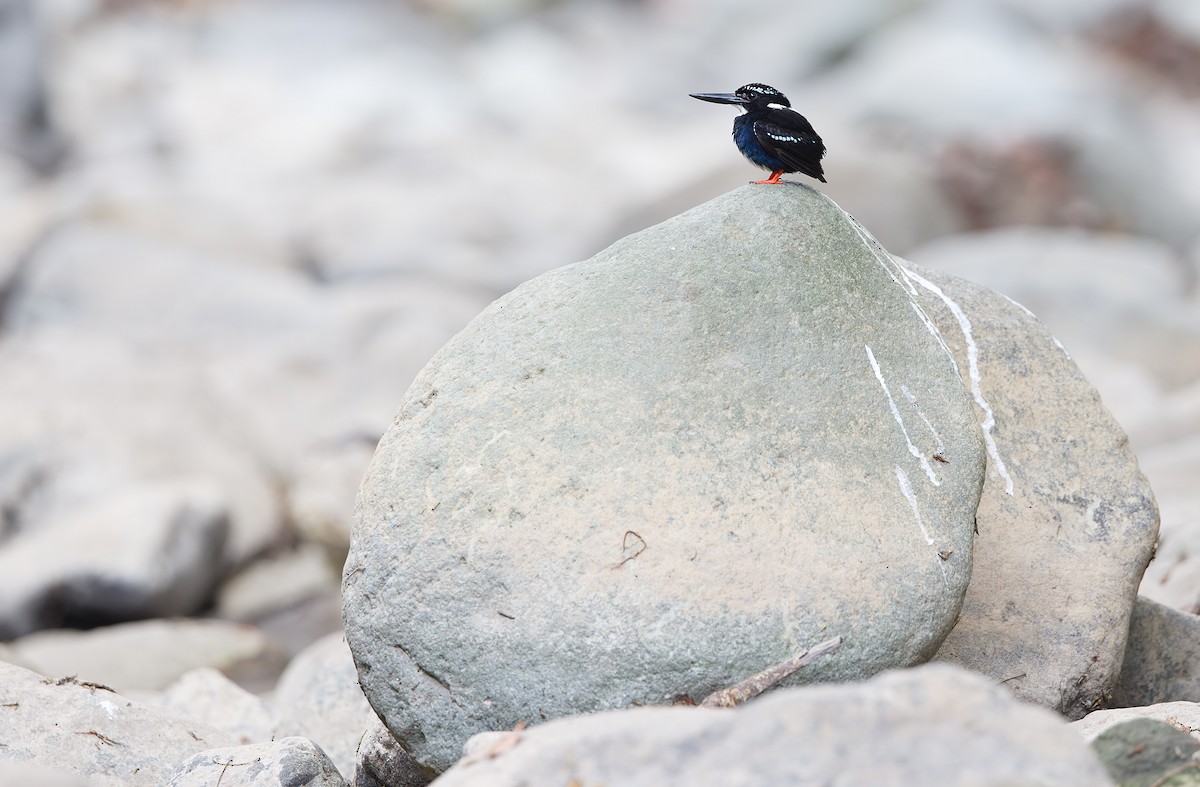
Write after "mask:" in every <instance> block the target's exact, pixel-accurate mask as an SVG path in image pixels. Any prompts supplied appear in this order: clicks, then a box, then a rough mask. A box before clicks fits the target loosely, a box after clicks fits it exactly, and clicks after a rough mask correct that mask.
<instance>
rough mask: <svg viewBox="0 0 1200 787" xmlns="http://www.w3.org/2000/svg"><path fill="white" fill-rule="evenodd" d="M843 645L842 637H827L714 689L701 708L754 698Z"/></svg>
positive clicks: (726, 704) (732, 705) (721, 706)
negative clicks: (719, 688) (745, 676)
mask: <svg viewBox="0 0 1200 787" xmlns="http://www.w3.org/2000/svg"><path fill="white" fill-rule="evenodd" d="M841 646H842V638H841V637H834V638H833V639H827V640H825V641H824V642H822V643H820V644H819V645H813V646H812V647H811V648H809V649H808V650H806V651H804V652H803V653H800V654H799V655H796V656H793V657H792V658H790V659H788V660H787V661H781V662H780V663H778V664H776V665H775V666H773V667H768V668H767V669H765V670H763V671H762V672H760V673H758V674H757V675H752V676H750V677H749V678H746V679H745V680H743V681H741V682H740V683H735V684H733V685H732V686H730V687H729V688H725V689H721V690H720V691H714V692H713V693H712V694H709V695H708V696H707V697H705V698H704V701H703V702H701V703H700V707H701V708H733V707H736V706H738V705H741V704H742V703H743V702H748V701H749V700H752V699H754V698H755V697H757V696H758V695H759V694H762V693H763V692H764V691H766V690H767V689H769V688H771V687H772V686H774V685H775V684H776V683H778V682H779V681H781V680H783V679H784V678H786V677H787V676H788V675H791V674H792V673H794V672H796V671H797V670H799V669H801V668H802V667H807V666H808V665H809V664H812V663H813V662H814V661H816V660H817V659H819V658H821V657H822V656H826V655H828V654H830V653H833V652H834V651H835V650H837V649H838V648H840V647H841Z"/></svg>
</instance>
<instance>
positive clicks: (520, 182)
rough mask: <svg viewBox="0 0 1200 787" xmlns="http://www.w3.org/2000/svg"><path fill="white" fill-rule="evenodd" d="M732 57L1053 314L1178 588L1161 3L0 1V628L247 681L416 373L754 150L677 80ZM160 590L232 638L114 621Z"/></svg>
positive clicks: (1191, 436) (1186, 295)
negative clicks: (1153, 500) (493, 310)
mask: <svg viewBox="0 0 1200 787" xmlns="http://www.w3.org/2000/svg"><path fill="white" fill-rule="evenodd" d="M752 81H764V82H768V83H771V84H773V85H776V86H777V87H779V88H780V89H782V90H783V91H784V92H786V93H787V94H788V95H789V97H790V98H791V99H792V102H793V104H794V105H795V106H796V108H797V109H799V110H800V111H801V112H802V113H804V114H805V115H806V116H808V118H809V119H810V120H811V121H812V122H813V124H814V125H815V126H816V128H817V129H818V130H819V131H820V132H821V134H822V135H823V136H824V137H825V140H826V143H827V145H828V148H829V155H828V158H827V163H826V172H827V176H828V179H829V185H828V187H827V188H825V189H824V190H825V191H827V193H828V194H829V195H830V196H831V197H833V198H834V199H835V200H837V201H838V202H839V203H840V204H841V205H842V206H843V207H845V208H846V209H847V210H849V211H850V212H851V213H853V214H855V215H856V216H857V217H858V218H859V219H860V220H861V221H862V222H863V223H864V224H865V225H866V226H867V227H868V228H869V229H870V230H871V231H872V232H873V233H875V234H876V236H877V237H878V238H879V239H880V240H881V241H882V242H883V243H884V245H885V246H887V247H888V249H889V250H891V251H892V252H893V253H896V254H900V255H903V256H905V257H908V258H910V259H912V260H915V261H918V262H921V263H924V264H927V265H930V266H934V267H940V268H944V269H946V270H949V271H951V272H953V273H956V274H959V275H963V276H966V277H968V278H971V279H973V280H975V281H978V282H980V283H983V284H986V285H988V286H992V287H994V288H996V289H998V290H1000V291H1001V292H1004V293H1005V294H1007V295H1009V296H1010V297H1013V298H1014V299H1016V300H1018V301H1020V302H1021V303H1023V304H1024V305H1026V306H1028V307H1029V308H1030V309H1032V310H1033V311H1034V312H1035V313H1037V314H1038V315H1039V316H1040V317H1041V318H1042V319H1044V320H1045V321H1046V322H1047V324H1048V325H1049V326H1050V327H1051V329H1052V330H1053V331H1055V333H1056V334H1057V335H1058V337H1059V338H1060V339H1061V340H1062V341H1063V342H1064V343H1065V344H1066V346H1067V347H1068V349H1069V350H1070V351H1071V352H1072V354H1073V355H1074V356H1075V358H1076V359H1077V361H1078V362H1079V363H1080V365H1081V366H1082V368H1083V369H1084V371H1085V373H1087V374H1088V375H1089V377H1090V378H1091V379H1092V381H1093V382H1094V383H1095V384H1096V385H1097V386H1098V387H1099V389H1100V391H1101V393H1102V394H1103V396H1104V399H1105V402H1106V403H1107V404H1108V406H1109V407H1110V408H1111V409H1112V410H1113V412H1114V414H1115V415H1116V416H1117V418H1118V420H1120V421H1121V423H1122V424H1123V425H1124V426H1125V428H1126V429H1127V430H1128V431H1129V434H1130V438H1131V440H1132V441H1133V444H1134V447H1135V449H1136V450H1137V452H1138V455H1139V457H1140V458H1141V461H1142V463H1143V467H1144V469H1145V471H1146V472H1147V474H1148V476H1149V477H1150V480H1151V482H1152V484H1153V485H1154V488H1155V490H1156V493H1157V495H1158V497H1159V503H1160V506H1161V509H1162V517H1163V525H1162V539H1161V547H1160V549H1159V553H1158V558H1157V560H1156V561H1154V562H1153V563H1152V564H1151V568H1150V571H1149V573H1148V574H1147V577H1146V579H1145V581H1144V584H1143V588H1142V592H1143V593H1144V594H1146V595H1148V596H1150V597H1151V598H1154V599H1157V600H1160V601H1162V602H1164V603H1167V604H1169V605H1171V606H1175V607H1177V608H1180V609H1187V610H1192V611H1195V610H1197V609H1200V483H1198V482H1200V286H1198V279H1200V4H1197V3H1195V2H1194V0H1146V2H1131V1H1130V0H1071V1H1070V2H1058V3H1053V4H1050V3H1042V2H1036V1H1035V0H980V2H972V3H965V2H955V0H843V2H840V3H836V4H830V3H819V2H816V1H815V0H810V1H808V2H798V3H782V2H766V1H765V0H750V2H733V1H732V0H692V1H691V2H688V1H686V0H642V1H641V2H639V1H638V0H609V1H608V2H599V1H595V2H583V1H582V0H574V1H572V0H558V1H555V0H490V1H488V2H484V0H408V1H407V2H404V1H402V0H173V1H172V0H37V1H36V2H34V0H0V637H3V638H5V639H9V640H14V641H13V643H12V645H11V647H9V648H7V649H5V650H4V653H3V656H4V657H5V658H7V659H9V660H13V661H16V662H18V663H23V664H27V665H29V666H32V667H34V668H35V669H36V668H38V665H39V664H44V665H53V668H54V669H55V670H58V671H60V672H61V671H64V670H65V671H70V670H71V663H70V662H69V659H67V660H66V661H64V658H67V657H66V656H64V655H63V653H64V652H65V653H66V654H67V656H70V655H71V654H79V655H78V657H79V658H81V659H82V658H87V659H92V660H95V659H103V658H107V659H109V660H110V661H115V662H118V666H121V665H123V666H125V667H127V672H126V673H124V674H125V677H122V674H123V673H120V672H116V673H114V672H112V671H111V670H107V669H106V670H105V671H103V672H102V673H97V674H104V675H106V676H108V677H107V678H106V680H108V681H111V682H112V683H114V684H118V685H117V686H116V687H117V688H118V689H121V688H128V689H138V688H146V689H150V688H157V687H159V686H160V685H162V684H163V683H164V682H165V681H167V680H169V679H170V677H171V676H170V675H160V674H158V673H157V672H156V673H155V675H154V679H153V681H140V682H139V680H138V673H139V668H138V662H139V660H141V661H142V662H151V661H153V662H155V663H159V664H162V663H168V662H173V661H181V662H187V663H186V665H185V666H181V667H180V669H179V670H178V671H179V672H180V673H181V674H182V672H183V671H186V669H188V668H191V667H194V666H201V665H202V664H198V663H196V662H197V661H200V662H203V663H204V664H209V665H211V666H217V667H221V668H223V669H226V670H227V671H230V672H231V674H235V675H239V676H242V679H243V682H244V683H246V684H247V685H249V686H251V687H255V688H265V687H268V686H270V685H272V684H273V680H274V676H275V675H276V674H277V673H278V670H279V669H281V668H282V666H283V665H284V664H286V662H287V659H288V658H289V657H290V656H291V655H294V654H295V653H297V652H299V651H300V650H301V649H303V648H304V646H306V645H307V644H309V643H311V642H313V641H314V640H316V639H317V638H318V637H320V636H321V635H323V634H326V633H328V632H332V631H336V630H337V629H338V627H339V625H340V622H339V617H338V583H339V569H340V565H341V560H342V558H343V557H344V555H345V550H346V546H347V539H348V534H349V528H350V520H351V516H352V508H353V501H354V493H355V489H356V487H357V484H358V481H359V480H360V478H361V477H362V474H363V472H364V470H365V468H366V465H367V462H368V461H369V459H370V457H371V454H372V452H373V450H374V445H375V443H376V441H377V440H378V438H379V437H380V435H381V434H382V433H383V430H384V429H385V428H386V427H387V425H388V423H389V422H390V420H391V418H392V416H393V411H394V409H395V407H396V406H397V404H398V403H399V401H400V397H401V394H402V393H403V392H404V390H405V388H406V387H407V385H408V383H409V381H410V380H411V378H412V377H413V376H414V374H415V373H416V372H417V370H418V369H419V368H420V367H421V366H422V365H423V364H424V363H425V362H426V361H427V360H428V358H429V357H430V356H431V355H432V354H433V352H435V351H436V350H437V349H438V348H439V347H440V346H441V345H442V343H443V342H445V341H446V340H447V339H448V338H449V337H450V336H451V335H452V334H453V333H455V332H456V331H457V330H458V329H460V328H461V327H462V326H463V325H465V324H466V322H467V321H468V320H470V319H471V318H472V317H473V316H474V315H475V314H476V313H477V312H478V311H479V310H480V309H482V308H483V307H484V306H485V305H486V304H487V303H488V302H490V301H491V300H492V299H494V298H495V297H497V296H498V295H500V294H502V293H503V292H505V291H507V290H508V289H510V288H512V287H513V286H515V285H516V284H518V283H520V282H521V281H524V280H526V279H528V278H530V277H532V276H535V275H537V274H539V273H541V272H543V271H545V270H548V269H550V268H553V267H558V266H560V265H564V264H567V263H570V262H574V261H577V260H580V259H584V258H586V257H589V256H591V255H592V254H594V253H595V252H596V251H598V250H600V249H601V248H603V247H604V246H606V245H607V244H609V243H610V242H612V241H614V240H616V239H617V238H619V237H621V236H623V235H625V234H628V233H630V232H632V231H636V230H638V229H641V228H643V227H646V226H648V225H650V224H653V223H655V222H657V221H659V220H662V219H665V218H667V217H668V216H671V215H673V214H675V213H678V212H680V211H681V210H684V209H686V208H688V207H691V206H693V205H696V204H699V203H701V202H703V201H705V200H708V199H710V198H712V197H714V196H716V195H718V194H721V193H723V192H725V191H727V190H729V189H731V188H733V187H735V186H739V185H741V184H743V183H744V182H746V181H747V180H750V179H752V178H753V177H757V176H758V173H757V171H756V170H753V169H751V168H750V167H748V166H747V164H746V163H745V161H744V160H743V159H742V158H741V156H739V155H738V153H737V151H736V150H735V149H734V146H733V145H732V143H731V140H730V139H729V130H730V127H731V123H732V114H731V113H721V112H718V111H716V110H714V108H712V107H706V106H704V105H701V104H698V103H697V102H695V101H693V100H691V99H689V98H688V97H687V93H688V92H691V91H725V90H732V89H734V88H736V87H738V86H739V85H741V84H744V83H747V82H752ZM174 617H210V618H217V619H222V620H224V621H227V622H229V623H230V624H232V627H229V628H221V629H219V631H221V632H227V633H223V634H215V633H212V632H216V631H218V629H217V628H212V629H210V630H206V631H209V633H207V634H206V635H205V636H206V637H213V636H227V637H231V638H233V639H232V640H230V641H234V640H236V642H238V643H239V644H238V646H237V647H236V648H234V647H233V646H230V648H228V649H226V652H224V653H223V655H222V656H221V657H220V658H224V659H225V660H226V661H219V659H218V658H217V657H215V656H214V657H213V658H212V659H206V658H204V657H203V654H201V653H198V652H196V649H195V647H194V646H193V645H189V644H188V643H189V642H191V641H192V639H189V637H191V636H192V635H190V634H189V635H185V632H187V631H191V630H192V629H191V628H188V626H190V625H191V622H189V621H183V620H179V621H164V623H163V624H161V625H165V626H167V627H170V626H176V627H179V628H178V629H177V631H176V632H175V633H174V634H172V633H170V631H169V628H168V631H167V632H165V633H159V632H158V630H157V629H156V630H155V633H154V634H153V635H152V636H151V635H150V634H149V633H145V634H143V633H138V632H139V631H141V630H140V629H136V627H137V626H139V625H145V624H127V625H132V626H134V627H135V629H127V628H123V627H121V626H117V625H115V624H120V623H124V622H126V621H133V620H141V619H157V618H174ZM64 626H66V627H81V628H94V627H97V626H104V627H106V628H100V629H96V631H94V632H91V633H90V634H88V635H82V636H91V637H101V636H106V637H108V639H106V640H104V642H105V643H108V644H105V645H104V646H103V647H100V646H97V647H92V648H86V647H83V646H81V645H80V643H79V640H78V637H48V636H47V634H46V633H43V634H40V635H34V632H36V631H39V630H42V629H53V628H59V627H64ZM239 626H240V627H239ZM246 626H252V627H253V630H254V631H255V632H256V633H255V635H254V637H251V638H249V639H248V638H247V635H246V631H247V630H248V629H246V628H245V627H246ZM106 629H107V630H106ZM146 631H147V632H149V631H150V630H148V629H147V630H146ZM117 632H124V633H122V634H121V635H120V636H116V633H117ZM27 635H33V636H34V637H35V638H36V639H34V640H24V641H23V640H22V638H23V637H26V636H27ZM59 642H61V643H63V644H61V645H56V643H59ZM112 642H129V643H137V644H136V645H134V644H131V645H128V646H126V647H125V649H124V650H122V649H121V647H120V646H113V645H112V644H111V643H112ZM247 643H249V644H247ZM172 647H174V648H177V649H179V648H188V649H190V650H191V651H192V653H191V655H192V656H193V658H191V659H190V660H189V659H175V658H173V657H168V656H166V655H164V654H163V649H170V648H172ZM235 651H236V653H237V654H238V655H237V657H236V659H235V661H237V660H239V659H240V661H238V663H236V664H230V663H228V660H229V659H230V658H233V657H232V656H230V653H233V652H235ZM85 654H86V655H85ZM97 654H108V655H97ZM135 655H136V658H135V657H134V656H135ZM214 662H219V663H214ZM244 662H253V663H254V665H256V666H253V667H251V666H246V664H245V663H244ZM89 663H92V662H89ZM239 665H240V666H239ZM85 666H86V664H85ZM47 668H48V667H47ZM78 672H79V673H80V675H81V676H83V677H86V669H78ZM114 675H115V677H114ZM143 676H144V671H143ZM149 683H153V685H149Z"/></svg>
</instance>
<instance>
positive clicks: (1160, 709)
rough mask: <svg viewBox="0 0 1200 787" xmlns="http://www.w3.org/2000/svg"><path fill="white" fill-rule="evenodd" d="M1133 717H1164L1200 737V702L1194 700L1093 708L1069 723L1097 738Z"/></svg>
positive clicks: (1079, 730)
mask: <svg viewBox="0 0 1200 787" xmlns="http://www.w3.org/2000/svg"><path fill="white" fill-rule="evenodd" d="M1131 719H1156V720H1158V721H1163V722H1166V723H1167V724H1170V725H1171V726H1172V727H1174V728H1175V729H1177V730H1183V731H1184V732H1186V733H1189V734H1191V736H1192V737H1193V738H1195V739H1196V740H1198V741H1200V703H1195V702H1160V703H1159V704H1157V705H1147V706H1144V707H1140V708H1110V709H1108V710H1098V711H1092V712H1091V713H1089V714H1088V715H1086V716H1084V717H1083V718H1082V719H1080V720H1079V721H1073V722H1071V725H1070V726H1071V727H1072V728H1073V729H1074V730H1075V731H1076V732H1078V733H1079V734H1080V735H1082V736H1083V738H1084V740H1087V741H1094V740H1095V739H1096V738H1098V737H1099V736H1100V735H1101V734H1102V733H1104V732H1107V731H1108V730H1109V729H1111V728H1113V727H1115V726H1117V725H1118V724H1121V723H1123V722H1127V721H1130V720H1131Z"/></svg>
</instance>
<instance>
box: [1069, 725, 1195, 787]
mask: <svg viewBox="0 0 1200 787" xmlns="http://www.w3.org/2000/svg"><path fill="white" fill-rule="evenodd" d="M1092 750H1093V751H1095V752H1096V756H1097V757H1099V758H1100V761H1101V762H1103V763H1104V767H1105V768H1107V769H1108V773H1109V775H1110V776H1111V777H1112V778H1113V780H1114V781H1116V782H1117V783H1118V784H1120V785H1121V787H1162V786H1163V785H1171V787H1191V785H1196V784H1200V779H1197V777H1198V776H1200V761H1197V759H1196V757H1195V755H1196V754H1197V752H1200V741H1197V740H1196V739H1195V738H1193V737H1192V736H1191V735H1189V734H1188V733H1186V732H1184V731H1183V730H1180V729H1178V728H1177V727H1175V726H1173V725H1171V724H1167V723H1166V722H1162V721H1158V720H1157V719H1145V718H1143V719H1132V720H1130V721H1126V722H1122V723H1121V724H1118V725H1116V726H1115V727H1112V728H1111V729H1108V730H1106V731H1105V732H1103V733H1102V734H1101V735H1100V736H1099V737H1098V738H1096V740H1094V741H1093V742H1092ZM1168 777H1170V779H1171V780H1170V781H1167V778H1168Z"/></svg>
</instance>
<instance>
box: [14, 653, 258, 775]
mask: <svg viewBox="0 0 1200 787" xmlns="http://www.w3.org/2000/svg"><path fill="white" fill-rule="evenodd" d="M0 696H3V708H0V743H3V746H0V760H3V761H13V762H18V763H36V764H37V765H38V766H41V767H44V768H48V769H55V770H58V771H64V772H67V773H72V774H79V775H80V776H86V777H88V779H89V781H87V782H85V783H86V784H89V785H91V784H95V785H105V787H108V786H109V785H114V786H115V785H121V787H162V785H164V784H166V783H167V780H168V778H169V777H170V774H171V772H172V771H173V770H174V768H175V766H176V765H178V764H179V762H181V761H182V760H184V759H185V758H187V757H190V756H191V755H192V754H195V753H196V752H199V751H202V750H204V749H211V748H216V747H222V746H232V745H236V743H237V736H236V735H235V734H233V733H230V732H225V731H224V730H218V729H216V728H214V727H211V726H209V725H207V724H205V723H203V722H201V721H197V720H195V719H185V718H183V717H180V716H176V715H175V714H173V713H169V712H167V711H164V710H162V709H160V708H156V707H153V706H149V705H144V704H142V703H138V702H133V701H130V700H128V699H126V698H125V697H123V696H121V695H120V694H116V693H114V692H112V691H111V690H109V689H106V688H105V687H103V686H98V685H95V684H89V683H88V682H86V681H77V680H74V679H71V678H63V679H59V680H50V679H48V678H44V677H42V676H41V675H38V674H37V673H35V672H30V671H29V670H25V669H22V668H20V667H15V666H12V665H11V664H5V663H3V662H0ZM3 773H4V770H0V774H3ZM4 783H5V784H20V783H22V782H4ZM24 783H26V784H37V783H40V782H24ZM50 783H52V782H50ZM66 783H68V784H69V783H70V782H66Z"/></svg>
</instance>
